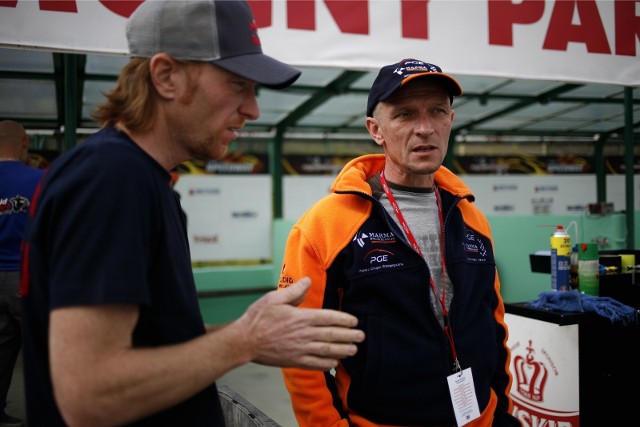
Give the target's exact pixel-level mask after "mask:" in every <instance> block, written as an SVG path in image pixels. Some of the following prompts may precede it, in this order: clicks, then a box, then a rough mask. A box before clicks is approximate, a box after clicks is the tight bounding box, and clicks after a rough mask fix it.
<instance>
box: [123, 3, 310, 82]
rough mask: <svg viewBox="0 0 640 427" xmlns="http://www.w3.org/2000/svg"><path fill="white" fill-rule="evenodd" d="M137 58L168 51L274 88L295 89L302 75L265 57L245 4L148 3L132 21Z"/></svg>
mask: <svg viewBox="0 0 640 427" xmlns="http://www.w3.org/2000/svg"><path fill="white" fill-rule="evenodd" d="M127 41H128V43H129V54H130V55H131V56H132V57H142V58H150V57H152V56H153V55H155V54H156V53H159V52H166V53H168V54H170V55H171V56H172V57H174V58H176V59H181V60H187V61H202V62H211V63H213V64H215V65H217V66H218V67H220V68H224V69H225V70H227V71H230V72H232V73H234V74H237V75H239V76H241V77H244V78H246V79H249V80H252V81H254V82H257V83H259V84H261V85H262V86H266V87H269V88H273V89H281V88H284V87H287V86H289V85H291V84H292V83H293V82H294V81H296V80H297V78H298V77H299V76H300V74H301V72H300V70H297V69H295V68H293V67H291V66H289V65H287V64H285V63H283V62H280V61H278V60H276V59H274V58H271V57H270V56H267V55H265V54H263V53H262V47H261V45H260V38H259V37H258V26H257V25H256V22H255V20H254V18H253V13H252V12H251V8H250V7H249V4H248V3H247V2H246V1H245V0H242V1H240V0H235V1H227V0H201V1H184V0H179V1H177V0H172V1H160V0H146V1H144V2H143V3H142V4H141V5H140V6H139V7H138V8H137V9H136V10H135V12H133V14H132V15H131V17H130V18H129V20H128V21H127Z"/></svg>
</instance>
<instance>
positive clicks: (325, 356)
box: [239, 277, 364, 370]
mask: <svg viewBox="0 0 640 427" xmlns="http://www.w3.org/2000/svg"><path fill="white" fill-rule="evenodd" d="M309 286H311V280H310V279H309V278H307V277H305V278H302V279H300V280H299V281H298V282H296V283H294V284H293V285H291V286H289V287H288V288H287V289H283V290H280V291H271V292H269V293H268V294H266V295H265V296H263V297H262V298H260V299H259V300H258V301H256V302H254V303H253V304H252V305H251V306H250V307H249V308H248V309H247V311H246V312H245V313H244V315H243V316H242V317H241V318H240V319H239V321H240V322H242V325H243V329H244V331H245V337H246V339H247V345H248V346H249V349H250V350H249V351H251V352H252V354H253V355H254V358H253V359H252V361H253V362H256V363H260V364H264V365H272V366H281V367H297V368H307V369H319V370H329V369H331V368H334V367H335V366H337V364H338V360H339V359H341V358H344V357H347V356H353V355H354V354H355V353H356V351H357V346H356V343H360V342H362V341H363V340H364V332H362V331H360V330H358V329H354V327H355V326H356V325H357V319H356V318H355V317H354V316H352V315H350V314H347V313H343V312H340V311H336V310H326V309H310V308H300V307H297V305H298V304H300V302H302V300H304V297H305V295H306V293H307V290H308V289H309Z"/></svg>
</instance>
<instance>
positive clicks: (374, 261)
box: [352, 230, 404, 273]
mask: <svg viewBox="0 0 640 427" xmlns="http://www.w3.org/2000/svg"><path fill="white" fill-rule="evenodd" d="M352 242H355V243H356V244H357V249H358V252H359V253H360V261H359V265H360V267H359V269H358V272H359V273H367V272H370V271H376V270H383V269H385V270H386V269H390V268H391V269H393V268H397V267H401V266H403V265H404V262H402V261H400V260H399V257H398V256H396V253H395V250H394V247H395V246H396V245H397V244H398V239H397V238H396V236H395V235H394V234H393V233H391V232H389V231H385V232H375V231H371V232H367V231H362V230H361V231H358V232H357V233H356V235H355V236H354V237H353V239H352Z"/></svg>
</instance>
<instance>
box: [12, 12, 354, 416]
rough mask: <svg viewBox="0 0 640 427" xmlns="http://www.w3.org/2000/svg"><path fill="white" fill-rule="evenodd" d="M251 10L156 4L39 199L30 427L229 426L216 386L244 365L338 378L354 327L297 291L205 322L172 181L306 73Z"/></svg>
mask: <svg viewBox="0 0 640 427" xmlns="http://www.w3.org/2000/svg"><path fill="white" fill-rule="evenodd" d="M256 28H257V26H256V24H255V22H254V19H253V16H252V13H251V10H250V9H249V6H248V4H247V3H246V2H244V1H219V0H215V1H197V2H186V1H173V2H159V1H149V0H148V1H145V2H144V3H142V5H141V6H139V8H138V9H137V10H136V11H135V12H134V14H133V15H132V16H131V18H130V19H129V22H128V25H127V38H128V42H129V49H130V54H131V56H132V59H131V60H130V62H129V63H128V64H127V65H126V66H125V67H124V69H123V70H122V73H121V75H120V78H119V80H118V83H117V84H116V86H115V88H114V89H113V90H111V91H110V92H109V93H108V94H107V101H106V102H105V103H104V104H103V105H101V106H100V107H99V108H98V109H97V111H96V112H95V117H96V119H98V120H99V121H100V122H101V123H102V125H103V126H102V127H103V128H102V129H101V130H100V131H99V132H97V133H96V134H94V135H93V136H92V137H91V138H89V139H88V140H87V141H85V142H84V143H82V144H81V145H78V146H77V147H75V148H74V149H72V150H70V151H69V152H67V153H65V154H63V155H62V156H60V157H59V158H57V159H56V160H55V161H54V162H52V164H51V166H50V168H49V170H48V172H47V174H46V175H45V177H44V179H43V182H42V190H41V192H40V194H39V197H37V198H36V199H35V200H34V205H35V209H34V212H33V214H32V223H31V226H30V228H29V232H28V236H27V242H26V244H27V246H26V247H25V251H24V261H23V272H24V273H25V276H24V279H25V280H23V282H22V285H21V294H22V296H23V302H24V305H23V309H24V313H23V321H24V332H25V333H24V362H25V364H24V366H25V368H24V371H25V387H26V395H27V414H28V424H29V426H31V427H34V426H62V425H87V426H106V425H145V426H146V425H148V426H152V425H153V426H161V425H166V426H189V427H193V426H209V427H210V426H224V419H223V413H222V409H221V406H220V403H219V400H218V393H217V389H216V385H215V381H216V380H217V379H218V378H220V377H221V376H222V375H223V374H225V373H227V372H229V371H230V370H231V369H234V368H236V367H239V366H241V365H243V364H245V363H248V362H256V363H260V364H265V365H272V366H291V367H299V368H305V369H316V370H330V369H332V368H334V367H335V366H336V365H337V363H338V360H339V359H341V358H343V357H346V356H351V355H353V354H355V353H356V349H357V347H356V344H357V343H358V342H361V341H362V340H363V339H364V334H363V332H362V331H360V330H357V329H354V327H355V326H356V319H355V317H353V316H351V315H349V314H346V313H340V312H338V311H331V310H305V309H302V308H298V307H296V305H297V304H298V303H299V302H300V301H301V300H302V299H303V298H304V296H305V293H306V291H307V289H308V288H309V286H310V281H309V279H308V278H302V279H301V280H299V281H298V282H297V283H295V284H294V285H293V286H291V287H290V288H289V289H288V290H287V291H286V292H276V291H273V292H271V293H268V294H267V295H265V296H263V297H262V298H260V299H259V300H258V301H256V302H255V303H254V304H252V305H251V306H250V307H249V308H248V309H247V310H246V312H245V313H244V314H243V315H242V316H240V317H239V318H238V319H237V320H235V321H232V322H230V323H228V324H226V325H224V326H218V327H214V326H207V325H205V324H204V322H203V319H202V316H201V313H200V310H199V305H198V299H197V294H196V288H195V283H194V277H193V272H192V269H191V259H190V255H189V243H188V239H187V233H186V224H185V217H184V213H183V212H182V209H181V207H180V202H179V199H178V197H177V195H176V193H175V192H174V191H173V190H172V189H171V187H170V181H171V175H170V173H169V172H170V171H171V170H172V169H173V168H175V167H176V166H178V165H179V164H180V163H182V162H184V161H186V160H188V159H191V158H194V157H204V158H208V159H218V158H220V157H221V156H223V155H224V154H225V152H226V151H227V148H228V145H229V144H230V143H231V142H232V141H233V140H234V139H236V138H237V136H238V131H239V130H240V129H241V128H242V127H243V126H244V123H245V121H246V120H254V119H256V118H257V117H258V115H259V110H258V104H257V100H256V96H255V89H256V85H263V86H266V87H270V88H283V87H286V86H288V85H290V84H291V83H293V82H294V81H295V80H296V79H297V77H298V76H299V74H300V72H299V71H298V70H296V69H294V68H292V67H290V66H288V65H286V64H283V63H281V62H279V61H277V60H275V59H273V58H270V57H268V56H266V55H264V54H263V53H262V49H261V47H260V39H259V38H258V34H257V32H256Z"/></svg>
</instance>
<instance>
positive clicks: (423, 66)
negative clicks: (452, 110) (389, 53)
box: [367, 58, 462, 117]
mask: <svg viewBox="0 0 640 427" xmlns="http://www.w3.org/2000/svg"><path fill="white" fill-rule="evenodd" d="M418 77H420V78H424V77H429V78H432V79H438V80H439V81H440V83H441V84H442V86H443V87H444V88H445V89H446V91H447V92H449V95H450V96H451V97H452V98H453V97H454V96H460V95H462V87H461V86H460V84H459V83H458V82H457V81H456V79H454V78H453V77H451V76H450V75H448V74H446V73H444V72H443V71H442V68H440V67H438V66H437V65H434V64H430V63H428V62H424V61H420V60H418V59H412V58H407V59H403V60H402V61H400V62H398V63H397V64H391V65H385V66H384V67H382V68H381V69H380V72H379V73H378V77H376V79H375V80H374V81H373V85H371V90H370V91H369V99H368V100H367V117H372V116H373V110H374V109H375V108H376V105H378V102H380V101H384V100H385V99H387V98H389V97H390V96H391V95H393V93H394V92H395V91H397V90H398V89H400V87H402V86H403V85H405V84H407V83H408V82H410V81H411V80H413V79H415V78H418Z"/></svg>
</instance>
